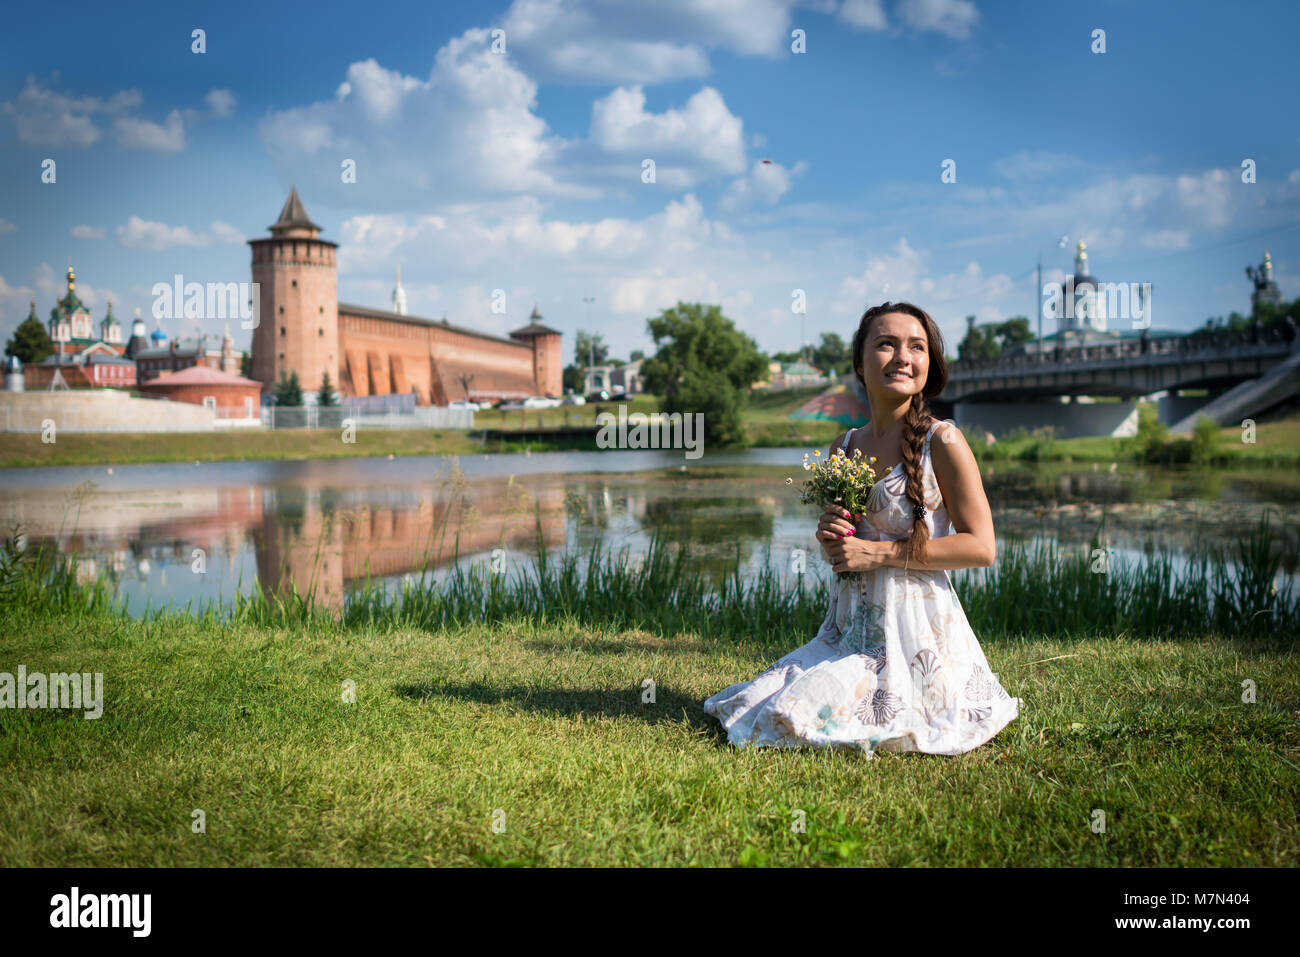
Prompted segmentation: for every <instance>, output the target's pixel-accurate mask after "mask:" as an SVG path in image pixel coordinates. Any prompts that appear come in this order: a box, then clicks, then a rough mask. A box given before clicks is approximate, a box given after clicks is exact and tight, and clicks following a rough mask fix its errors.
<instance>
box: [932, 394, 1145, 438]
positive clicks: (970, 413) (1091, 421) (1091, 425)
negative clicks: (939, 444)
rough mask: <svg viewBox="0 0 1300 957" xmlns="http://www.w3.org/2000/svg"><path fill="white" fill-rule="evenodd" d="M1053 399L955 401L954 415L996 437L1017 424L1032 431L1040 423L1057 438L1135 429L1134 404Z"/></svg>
mask: <svg viewBox="0 0 1300 957" xmlns="http://www.w3.org/2000/svg"><path fill="white" fill-rule="evenodd" d="M1069 398H1071V397H1070V396H1063V397H1058V398H1055V399H1026V400H1025V401H1023V402H957V403H955V406H954V418H955V419H956V422H957V425H958V426H961V427H965V426H970V427H971V428H972V429H978V430H983V431H986V432H992V433H993V435H994V436H995V437H997V438H1001V437H1002V436H1005V435H1006V434H1007V433H1009V432H1011V431H1012V430H1013V429H1015V428H1016V427H1017V426H1023V427H1024V428H1026V429H1028V430H1030V431H1032V430H1034V429H1036V428H1039V427H1041V426H1044V425H1050V426H1052V427H1054V428H1055V430H1056V432H1055V435H1056V437H1057V438H1058V439H1075V438H1081V437H1083V436H1089V435H1113V436H1116V437H1119V436H1126V435H1133V434H1134V433H1135V432H1136V430H1137V404H1136V403H1135V402H1134V401H1132V400H1131V399H1124V400H1122V401H1120V402H1091V401H1086V400H1087V397H1086V396H1085V397H1082V398H1084V399H1085V401H1083V402H1079V401H1070V402H1064V401H1062V399H1069Z"/></svg>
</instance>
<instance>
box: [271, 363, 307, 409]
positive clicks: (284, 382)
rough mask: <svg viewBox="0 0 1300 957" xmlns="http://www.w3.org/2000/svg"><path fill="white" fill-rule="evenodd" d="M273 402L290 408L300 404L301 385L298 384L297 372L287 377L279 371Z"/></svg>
mask: <svg viewBox="0 0 1300 957" xmlns="http://www.w3.org/2000/svg"><path fill="white" fill-rule="evenodd" d="M272 394H273V395H274V396H275V404H276V405H283V406H287V407H290V408H293V407H296V406H300V405H302V386H300V385H299V384H298V373H297V372H293V373H291V374H290V375H289V377H288V378H286V377H285V374H284V373H283V372H281V373H280V381H279V382H277V383H276V384H275V391H274V392H273V393H272Z"/></svg>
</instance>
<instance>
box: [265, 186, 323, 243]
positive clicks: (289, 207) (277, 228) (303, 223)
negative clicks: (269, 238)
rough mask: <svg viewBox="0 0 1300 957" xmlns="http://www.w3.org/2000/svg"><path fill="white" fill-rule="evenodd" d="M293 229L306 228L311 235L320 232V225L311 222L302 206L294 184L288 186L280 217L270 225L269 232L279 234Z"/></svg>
mask: <svg viewBox="0 0 1300 957" xmlns="http://www.w3.org/2000/svg"><path fill="white" fill-rule="evenodd" d="M294 229H308V230H311V231H312V235H315V234H316V233H319V232H320V227H319V226H317V225H316V224H315V223H313V222H312V221H311V217H310V216H308V215H307V208H306V207H305V206H303V204H302V199H301V198H300V197H299V196H298V187H296V186H293V187H290V189H289V198H288V199H286V200H285V201H284V208H283V209H282V210H280V218H279V219H277V220H276V221H275V223H274V224H273V225H272V226H271V234H272V235H275V236H279V235H280V234H282V233H287V232H289V231H290V230H294Z"/></svg>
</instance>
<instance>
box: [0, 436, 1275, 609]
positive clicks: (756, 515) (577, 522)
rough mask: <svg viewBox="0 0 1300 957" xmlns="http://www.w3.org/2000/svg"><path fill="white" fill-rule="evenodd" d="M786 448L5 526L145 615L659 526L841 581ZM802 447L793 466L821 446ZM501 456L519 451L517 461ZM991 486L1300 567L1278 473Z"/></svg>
mask: <svg viewBox="0 0 1300 957" xmlns="http://www.w3.org/2000/svg"><path fill="white" fill-rule="evenodd" d="M772 451H773V450H761V452H762V454H755V456H754V461H753V462H752V463H751V466H752V467H750V468H748V469H744V468H738V469H734V470H733V472H732V473H731V474H728V475H722V476H720V477H707V476H709V474H710V473H708V472H707V471H704V472H697V473H695V474H692V472H690V471H687V472H685V473H682V472H680V471H678V468H677V466H675V465H674V467H673V468H672V469H671V470H663V471H653V472H640V473H638V472H625V473H588V474H579V475H572V474H524V475H514V474H500V473H499V472H498V473H497V474H493V473H492V470H491V469H480V474H479V476H478V477H472V476H470V475H467V474H465V472H463V471H460V470H459V469H458V468H456V467H455V466H456V465H457V463H456V462H454V461H448V462H442V463H440V468H439V469H438V470H437V471H436V472H435V471H434V470H433V469H430V468H427V467H426V468H425V469H423V470H421V472H420V474H413V473H412V472H411V471H410V470H409V468H404V469H398V470H396V473H394V470H393V468H392V465H393V463H392V462H385V461H378V460H354V461H351V462H347V463H345V464H344V465H342V466H339V464H338V463H311V462H308V463H302V462H288V463H252V464H253V465H254V466H256V467H255V468H252V469H248V468H245V466H246V465H248V464H247V463H230V464H231V465H232V466H233V467H234V468H232V469H230V470H222V469H218V468H215V467H206V468H204V469H195V470H194V471H189V472H186V471H184V469H183V467H174V466H167V467H163V468H161V469H160V470H158V472H157V474H158V476H159V477H160V478H165V479H167V480H168V481H166V482H154V483H153V484H150V483H149V482H148V481H146V480H144V479H143V478H142V476H141V475H140V474H135V475H131V476H128V477H127V478H126V479H125V480H123V479H122V478H121V477H120V476H117V475H115V476H114V477H113V478H112V479H110V480H108V481H106V482H105V483H104V484H102V485H94V486H91V485H88V484H86V483H82V484H81V485H80V486H73V487H70V486H69V484H68V483H67V482H66V481H65V482H64V483H60V482H57V481H45V482H42V483H39V484H31V483H28V484H25V485H24V484H21V483H15V482H12V481H11V482H8V483H6V485H5V487H4V488H3V493H2V494H3V498H2V499H0V522H3V523H4V526H5V527H6V528H12V527H14V526H16V525H21V526H23V527H24V528H25V530H26V532H27V535H28V540H29V542H30V543H32V544H40V543H48V544H49V545H51V546H53V547H55V548H57V549H59V550H61V551H64V552H75V553H77V554H78V555H79V556H80V557H81V559H82V562H81V566H80V574H81V575H82V577H83V578H90V577H94V576H95V575H98V574H100V573H103V574H105V575H107V576H108V577H109V578H110V580H112V581H113V582H114V583H115V584H116V586H117V588H118V591H119V594H120V595H121V596H123V597H124V598H125V599H126V601H127V607H128V609H129V610H130V611H131V612H132V613H135V614H138V613H140V612H142V611H143V610H144V609H145V608H146V607H159V606H162V605H169V606H174V607H185V606H186V605H189V606H191V607H194V608H197V607H199V606H201V605H202V604H204V603H207V602H212V601H222V600H228V599H229V598H231V597H232V596H233V595H235V594H237V593H238V594H250V593H251V592H252V591H253V589H254V587H255V585H256V584H260V586H261V588H262V589H263V591H265V592H267V593H269V594H274V595H278V596H281V597H285V598H287V597H289V596H291V595H292V594H293V593H294V592H295V591H296V592H297V593H298V594H307V593H310V594H311V600H312V601H313V602H314V603H316V604H318V605H321V606H323V607H330V608H340V607H342V605H343V603H344V602H345V601H346V600H347V596H348V594H349V592H350V591H352V590H353V589H355V588H357V587H358V586H359V585H361V584H363V583H365V582H366V581H370V582H372V583H373V584H378V585H380V586H381V587H386V588H395V587H397V586H398V585H400V583H401V582H402V581H403V580H407V579H415V578H419V577H420V576H422V575H433V576H435V577H442V576H445V574H446V572H447V570H448V569H449V567H450V566H451V565H452V564H453V562H455V563H459V564H461V565H467V564H476V563H477V564H484V563H488V562H494V561H495V562H497V563H498V565H499V566H500V567H501V569H502V570H505V571H510V570H512V569H514V568H516V567H519V566H521V565H527V564H530V563H531V561H532V559H533V557H534V555H535V554H536V549H537V543H538V539H539V536H540V540H541V542H543V543H544V545H545V547H546V549H547V550H548V551H550V552H556V551H559V550H569V551H574V552H577V553H578V554H580V555H585V554H587V553H589V552H590V550H591V549H592V547H593V546H595V545H600V546H602V547H604V548H605V549H606V550H609V551H613V552H616V553H617V552H619V551H620V550H627V551H628V553H629V554H630V555H632V556H634V557H635V556H637V555H641V554H644V552H645V550H646V549H647V547H648V546H649V543H650V539H651V537H652V536H654V535H658V536H659V537H661V538H662V539H663V541H664V542H665V544H666V545H667V546H668V548H669V550H670V553H671V552H673V551H675V550H679V549H685V550H686V556H685V560H686V561H687V562H688V563H689V565H690V567H691V568H692V569H693V570H694V571H696V572H697V573H698V574H700V575H702V576H706V577H707V578H708V579H710V580H711V581H712V582H713V583H714V584H715V585H716V584H718V583H720V582H721V580H722V578H723V577H724V576H728V575H730V574H732V573H733V571H734V570H735V569H736V568H737V567H738V568H739V570H740V572H741V574H742V576H744V575H748V574H751V573H754V572H756V571H758V570H759V569H760V568H763V567H770V568H772V569H773V570H774V571H776V572H777V574H778V575H779V576H780V577H782V578H785V579H788V578H789V577H791V576H794V575H797V574H799V573H800V562H799V560H798V557H799V555H800V553H801V552H802V554H803V556H805V560H806V569H807V572H806V573H807V574H809V575H813V576H814V577H818V578H823V579H825V578H827V577H828V576H829V571H828V569H827V568H826V566H825V563H824V562H822V561H821V559H820V557H819V553H818V547H817V544H816V542H815V541H814V539H813V538H812V532H813V529H814V526H815V521H816V517H815V514H814V512H813V509H811V508H810V507H808V506H803V505H800V504H799V502H798V497H797V494H795V492H794V490H793V489H791V488H789V487H787V486H785V485H784V477H785V474H787V473H786V472H785V471H783V470H779V469H771V468H764V467H763V466H764V464H765V461H766V460H767V459H768V458H770V453H771V452H772ZM785 451H786V455H785V461H787V462H792V461H795V460H796V459H797V456H798V455H800V454H802V453H801V451H799V450H785ZM496 458H497V459H499V460H507V461H506V462H505V464H506V465H508V464H509V461H508V460H509V459H510V458H511V457H509V456H499V457H496ZM514 458H515V459H516V460H517V457H514ZM534 458H536V457H534ZM493 464H494V465H500V464H501V463H499V462H498V463H493ZM178 468H180V471H178ZM42 471H44V472H54V473H57V470H42ZM84 471H85V470H67V473H64V474H68V473H71V475H70V477H71V478H80V474H79V473H81V472H84ZM102 474H103V472H102V470H101V475H102ZM701 474H702V475H704V476H706V477H697V476H698V475H701ZM232 476H235V477H238V478H240V479H251V480H248V481H242V482H237V483H234V482H230V481H229V479H230V478H231V477H232ZM180 477H183V478H184V479H186V481H176V479H177V478H180ZM5 478H8V477H0V481H4V480H5ZM984 481H985V487H986V489H987V491H988V494H989V499H990V503H991V504H992V507H993V510H994V520H995V525H996V527H997V531H998V536H999V541H1000V544H1001V545H1005V544H1006V543H1007V542H1009V541H1013V540H1025V541H1030V542H1032V541H1033V540H1035V539H1045V540H1050V541H1052V542H1055V543H1059V544H1062V545H1065V546H1067V547H1076V546H1078V547H1086V546H1087V545H1088V543H1089V542H1090V541H1091V539H1092V537H1093V536H1094V535H1095V534H1096V533H1097V529H1098V527H1099V525H1100V526H1102V527H1103V528H1104V535H1105V543H1106V545H1107V547H1110V548H1113V549H1114V555H1115V557H1116V558H1117V559H1120V560H1124V559H1131V560H1134V561H1141V560H1142V559H1143V558H1144V557H1145V556H1147V555H1149V554H1151V553H1153V552H1154V551H1156V550H1161V551H1170V552H1173V553H1175V554H1176V555H1177V554H1178V553H1180V552H1182V551H1185V550H1186V549H1188V548H1190V547H1191V546H1192V544H1193V542H1194V541H1195V540H1196V539H1197V538H1198V537H1199V538H1201V539H1202V540H1205V539H1208V540H1210V541H1215V542H1219V543H1223V544H1226V543H1229V542H1231V541H1233V540H1234V539H1235V538H1236V537H1237V536H1238V535H1239V534H1240V532H1241V530H1242V529H1243V528H1245V527H1253V526H1254V524H1255V522H1256V520H1257V519H1258V516H1259V514H1260V512H1261V511H1262V510H1263V509H1264V508H1265V507H1268V508H1271V509H1272V510H1273V513H1274V515H1275V521H1274V523H1273V524H1274V527H1275V529H1276V530H1277V532H1278V535H1279V541H1280V543H1281V547H1282V548H1283V551H1284V556H1285V558H1284V567H1285V569H1286V572H1287V573H1288V575H1290V576H1292V577H1294V576H1295V574H1296V555H1297V553H1298V552H1300V547H1297V541H1298V538H1300V536H1298V534H1297V528H1298V527H1300V509H1298V507H1297V499H1298V498H1300V496H1297V495H1296V492H1295V485H1294V480H1293V481H1291V482H1288V481H1287V480H1286V478H1285V477H1283V476H1279V475H1278V474H1277V473H1276V471H1273V472H1267V473H1264V472H1260V473H1250V474H1246V475H1240V474H1233V475H1229V474H1226V473H1221V472H1219V473H1216V472H1213V471H1210V472H1209V473H1206V472H1204V471H1200V472H1188V471H1184V472H1176V471H1172V470H1166V471H1161V470H1121V469H1117V470H1115V471H1114V472H1112V471H1110V470H1109V469H1105V468H1100V469H1097V470H1093V469H1092V468H1091V467H1082V468H1080V467H1077V466H1076V467H1074V468H1073V469H1070V468H1062V467H1059V466H1057V467H1042V468H1025V467H997V466H994V467H989V468H986V469H985V470H984Z"/></svg>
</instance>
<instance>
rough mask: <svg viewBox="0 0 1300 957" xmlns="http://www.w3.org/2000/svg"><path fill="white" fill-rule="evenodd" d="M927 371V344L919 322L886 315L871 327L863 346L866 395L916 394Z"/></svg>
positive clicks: (928, 344)
mask: <svg viewBox="0 0 1300 957" xmlns="http://www.w3.org/2000/svg"><path fill="white" fill-rule="evenodd" d="M929 372H930V343H929V340H927V339H926V337H925V327H924V326H923V325H921V320H919V319H917V318H916V317H915V316H910V315H908V314H907V313H905V312H887V313H885V314H884V315H883V316H879V317H877V319H876V320H875V322H873V323H872V324H871V334H870V335H868V336H867V340H866V342H864V343H863V345H862V379H863V381H864V383H865V384H866V387H867V391H868V392H874V393H877V394H879V393H886V394H888V393H891V392H892V393H894V394H896V395H898V396H909V395H919V394H920V392H921V390H922V389H923V388H925V382H926V378H927V376H928V375H929Z"/></svg>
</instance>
